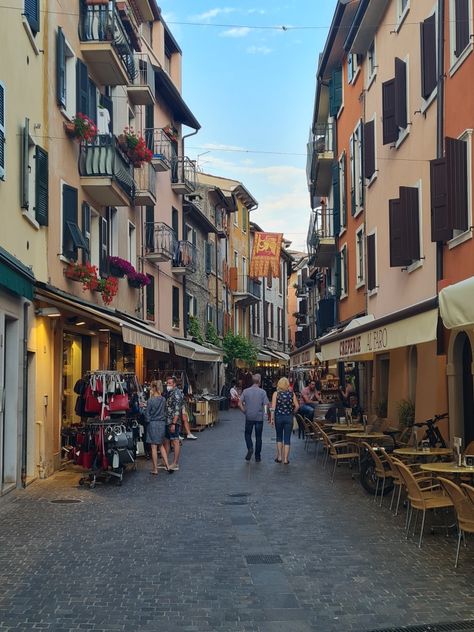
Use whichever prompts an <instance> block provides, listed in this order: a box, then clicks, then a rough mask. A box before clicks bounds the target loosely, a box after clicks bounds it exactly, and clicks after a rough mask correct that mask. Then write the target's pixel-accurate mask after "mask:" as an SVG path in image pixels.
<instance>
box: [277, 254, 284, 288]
mask: <svg viewBox="0 0 474 632" xmlns="http://www.w3.org/2000/svg"><path fill="white" fill-rule="evenodd" d="M278 294H283V261H280V274H279V275H278Z"/></svg>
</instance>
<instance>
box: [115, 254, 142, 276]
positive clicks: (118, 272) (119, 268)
mask: <svg viewBox="0 0 474 632" xmlns="http://www.w3.org/2000/svg"><path fill="white" fill-rule="evenodd" d="M109 271H110V274H111V275H112V276H114V277H117V278H119V279H123V277H124V276H125V275H126V274H127V275H128V274H132V275H133V274H135V273H136V270H135V268H134V267H133V266H132V264H131V263H130V261H127V259H122V257H109Z"/></svg>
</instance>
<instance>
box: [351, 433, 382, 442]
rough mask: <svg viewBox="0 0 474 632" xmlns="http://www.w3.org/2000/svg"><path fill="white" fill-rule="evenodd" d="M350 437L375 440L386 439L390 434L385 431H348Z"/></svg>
mask: <svg viewBox="0 0 474 632" xmlns="http://www.w3.org/2000/svg"><path fill="white" fill-rule="evenodd" d="M346 437H347V438H348V439H358V440H359V441H375V440H376V439H385V438H386V437H388V435H385V434H384V433H383V432H348V433H347V434H346Z"/></svg>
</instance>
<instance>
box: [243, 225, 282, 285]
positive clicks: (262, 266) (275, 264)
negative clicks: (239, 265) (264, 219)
mask: <svg viewBox="0 0 474 632" xmlns="http://www.w3.org/2000/svg"><path fill="white" fill-rule="evenodd" d="M282 240H283V234H282V233H255V239H254V242H253V252H252V260H251V262H250V272H249V276H250V277H252V278H254V279H258V278H260V277H275V278H277V277H279V276H280V250H281V242H282Z"/></svg>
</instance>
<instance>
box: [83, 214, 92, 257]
mask: <svg viewBox="0 0 474 632" xmlns="http://www.w3.org/2000/svg"><path fill="white" fill-rule="evenodd" d="M81 215H82V217H81V220H82V235H83V237H84V240H85V242H86V243H87V250H83V252H82V262H83V263H85V262H86V261H88V260H89V257H90V252H91V207H90V206H89V204H87V202H83V203H82V208H81Z"/></svg>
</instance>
